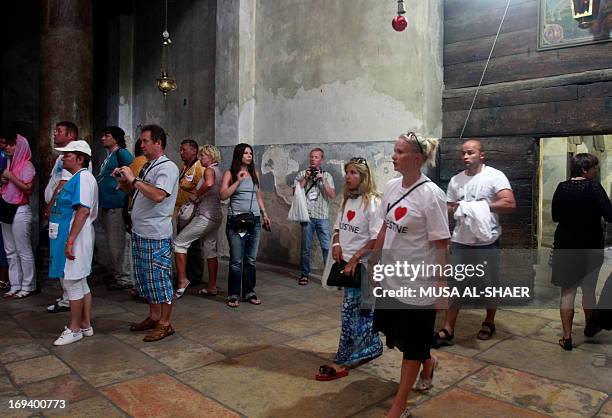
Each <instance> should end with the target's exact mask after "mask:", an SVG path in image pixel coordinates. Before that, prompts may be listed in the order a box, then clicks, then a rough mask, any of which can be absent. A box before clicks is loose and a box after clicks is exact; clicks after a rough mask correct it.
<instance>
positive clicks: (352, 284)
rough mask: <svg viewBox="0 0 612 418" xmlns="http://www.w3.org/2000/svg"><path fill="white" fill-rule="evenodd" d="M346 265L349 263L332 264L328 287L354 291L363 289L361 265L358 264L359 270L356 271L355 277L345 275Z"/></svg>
mask: <svg viewBox="0 0 612 418" xmlns="http://www.w3.org/2000/svg"><path fill="white" fill-rule="evenodd" d="M346 265H347V262H346V261H344V260H342V261H339V262H336V263H334V264H332V266H331V271H330V272H329V277H328V278H327V286H331V287H349V288H352V289H358V288H361V268H362V265H361V263H358V264H357V268H356V269H355V274H354V275H353V276H349V275H348V274H344V267H345V266H346Z"/></svg>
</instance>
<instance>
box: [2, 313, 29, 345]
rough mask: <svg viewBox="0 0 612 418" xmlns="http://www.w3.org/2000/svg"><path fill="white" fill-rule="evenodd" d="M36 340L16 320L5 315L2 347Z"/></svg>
mask: <svg viewBox="0 0 612 418" xmlns="http://www.w3.org/2000/svg"><path fill="white" fill-rule="evenodd" d="M32 342H34V341H33V339H32V336H31V335H30V334H29V333H28V332H27V331H26V330H24V329H23V328H21V326H20V325H19V324H18V323H17V322H16V321H14V320H12V319H11V318H9V317H8V316H7V315H3V319H2V332H1V333H0V347H6V346H10V345H19V344H27V343H32Z"/></svg>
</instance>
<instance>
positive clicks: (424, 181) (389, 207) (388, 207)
mask: <svg viewBox="0 0 612 418" xmlns="http://www.w3.org/2000/svg"><path fill="white" fill-rule="evenodd" d="M430 181H431V180H423V181H422V182H420V183H419V184H417V185H416V186H414V187H413V188H411V189H410V190H408V191H407V192H406V193H404V195H403V196H402V197H400V198H399V199H397V200H396V201H395V203H393V204H392V205H391V204H388V205H387V213H386V214H387V215H388V214H389V212H390V211H391V209H393V207H394V206H395V205H397V204H398V203H399V202H401V201H402V200H404V199H405V198H406V197H407V196H408V195H409V194H410V193H412V192H413V190H414V189H416V188H417V187H420V186H422V185H423V184H425V183H428V182H430Z"/></svg>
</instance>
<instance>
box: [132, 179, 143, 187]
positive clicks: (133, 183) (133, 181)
mask: <svg viewBox="0 0 612 418" xmlns="http://www.w3.org/2000/svg"><path fill="white" fill-rule="evenodd" d="M137 181H142V179H141V178H140V177H134V180H132V187H134V185H135V184H136V182H137Z"/></svg>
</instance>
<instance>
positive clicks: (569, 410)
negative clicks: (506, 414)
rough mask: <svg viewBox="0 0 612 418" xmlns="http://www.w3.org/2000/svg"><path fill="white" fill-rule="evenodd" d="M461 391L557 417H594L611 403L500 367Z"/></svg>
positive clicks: (596, 394)
mask: <svg viewBox="0 0 612 418" xmlns="http://www.w3.org/2000/svg"><path fill="white" fill-rule="evenodd" d="M459 387H461V388H462V389H465V390H469V391H472V392H476V393H479V394H481V395H485V396H488V397H491V398H495V399H499V400H501V401H505V402H508V403H511V404H513V405H516V406H519V407H521V408H527V409H531V410H534V411H537V412H541V413H544V414H549V415H553V416H556V417H584V416H592V415H594V414H595V413H596V412H597V411H598V410H599V408H600V407H601V406H602V405H603V403H604V401H605V400H606V399H607V395H606V394H605V393H603V392H599V391H595V390H592V389H587V388H583V387H580V386H576V385H571V384H569V383H563V382H559V381H553V380H549V379H546V378H543V377H539V376H534V375H532V374H529V373H525V372H521V371H517V370H512V369H506V368H502V367H497V366H488V367H487V368H485V369H483V370H481V371H479V372H478V373H476V374H473V375H472V376H469V377H468V378H467V379H465V380H463V381H462V382H461V383H459Z"/></svg>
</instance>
